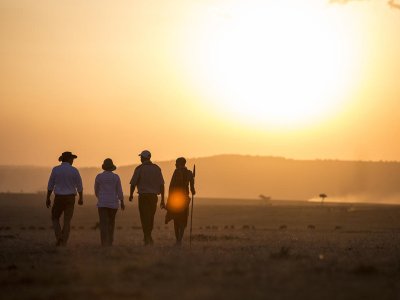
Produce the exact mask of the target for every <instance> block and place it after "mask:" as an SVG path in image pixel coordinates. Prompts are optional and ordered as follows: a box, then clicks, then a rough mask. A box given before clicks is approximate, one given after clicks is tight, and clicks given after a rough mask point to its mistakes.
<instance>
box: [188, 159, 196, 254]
mask: <svg viewBox="0 0 400 300" xmlns="http://www.w3.org/2000/svg"><path fill="white" fill-rule="evenodd" d="M195 177H196V165H193V185H194V178H195ZM193 202H194V195H193V194H192V210H191V214H190V235H189V245H190V248H192V229H193V208H194V206H193Z"/></svg>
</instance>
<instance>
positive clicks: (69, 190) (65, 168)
mask: <svg viewBox="0 0 400 300" xmlns="http://www.w3.org/2000/svg"><path fill="white" fill-rule="evenodd" d="M47 190H49V191H53V190H54V194H56V195H76V192H77V191H78V192H79V193H80V192H82V190H83V188H82V178H81V175H80V174H79V171H78V169H77V168H75V167H73V166H71V164H69V163H67V162H63V163H61V165H59V166H57V167H54V168H53V170H52V171H51V175H50V178H49V184H48V186H47Z"/></svg>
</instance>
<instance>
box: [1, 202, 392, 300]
mask: <svg viewBox="0 0 400 300" xmlns="http://www.w3.org/2000/svg"><path fill="white" fill-rule="evenodd" d="M86 200H87V201H86V203H85V205H84V206H83V207H79V206H76V207H75V214H74V218H73V222H72V225H73V226H74V227H73V229H72V231H71V236H70V242H69V244H68V246H67V247H66V248H56V247H55V246H54V236H53V231H52V229H51V228H50V225H51V223H50V210H47V209H46V208H45V207H44V200H43V199H42V197H39V196H35V195H25V196H24V195H14V196H13V195H0V228H1V230H0V249H1V250H0V287H1V298H2V299H74V300H78V299H124V298H126V299H161V298H165V299H172V298H179V299H181V300H182V299H324V300H325V299H400V235H399V233H400V206H399V207H397V206H382V205H375V206H373V205H350V204H326V205H324V206H323V207H321V206H320V205H319V204H307V203H306V204H301V203H294V202H285V203H277V202H274V203H273V204H272V205H266V206H262V205H258V204H257V203H256V202H240V201H237V202H235V203H233V202H231V204H230V205H210V201H207V203H208V204H200V203H199V204H198V205H197V206H196V208H195V215H194V228H193V234H194V236H193V237H194V238H193V243H192V248H191V249H190V248H189V242H188V235H186V236H185V238H186V240H185V243H184V245H183V246H182V247H181V248H177V247H175V246H174V236H173V229H172V224H169V225H167V226H166V225H164V224H163V218H164V214H165V213H164V212H162V211H160V210H158V212H157V215H156V224H155V230H154V239H155V245H154V246H153V247H144V246H142V232H141V229H140V222H139V217H138V212H137V206H136V204H135V203H134V204H128V205H127V209H126V210H125V211H124V212H118V214H117V220H116V233H115V245H114V246H113V247H112V248H109V249H103V248H101V247H100V246H99V231H98V230H97V229H94V227H95V224H96V222H97V221H98V216H97V210H96V208H95V201H94V199H93V198H90V197H88V199H86ZM198 202H200V200H199V201H198ZM227 202H229V201H227ZM246 203H249V204H248V205H245V204H246Z"/></svg>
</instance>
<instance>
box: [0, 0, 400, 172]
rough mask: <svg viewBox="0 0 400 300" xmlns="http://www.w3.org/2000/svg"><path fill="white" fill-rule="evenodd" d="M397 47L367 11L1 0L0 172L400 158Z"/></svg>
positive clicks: (366, 5) (361, 6)
mask: <svg viewBox="0 0 400 300" xmlns="http://www.w3.org/2000/svg"><path fill="white" fill-rule="evenodd" d="M339 2H340V1H339ZM399 36H400V9H395V8H390V7H389V6H388V5H387V1H379V0H376V1H372V0H371V1H354V2H352V1H350V2H349V3H347V4H345V5H343V4H337V3H331V4H329V1H325V0H302V1H298V0H296V1H294V0H288V1H277V0H276V1H266V0H264V1H255V0H254V1H253V0H249V1H235V0H229V1H228V0H226V1H223V0H221V1H220V0H208V1H206V0H205V1H190V0H168V1H165V0H146V1H135V0H129V1H99V0H87V1H80V0H79V1H55V0H48V1H45V0H40V1H38V0H32V1H23V0H18V1H15V0H10V1H5V0H0V66H1V68H0V128H1V129H0V138H1V147H0V154H1V157H0V164H13V165H15V164H33V165H52V164H55V163H57V158H58V156H59V154H60V153H61V152H62V151H64V150H70V151H73V152H75V153H77V154H78V156H79V159H78V160H77V165H80V166H93V165H100V164H101V162H102V160H103V159H104V158H105V157H112V158H113V159H114V160H115V162H116V164H117V165H121V164H130V163H137V162H138V158H137V154H138V153H139V152H140V151H141V150H142V149H144V148H146V149H149V150H151V151H152V152H153V157H154V159H155V160H164V159H173V158H176V157H177V156H182V155H183V156H187V157H198V156H208V155H213V154H222V153H238V154H250V155H275V156H286V157H290V158H338V159H373V160H381V159H382V160H400V141H399V139H398V137H399V136H400V121H399V117H400V38H399Z"/></svg>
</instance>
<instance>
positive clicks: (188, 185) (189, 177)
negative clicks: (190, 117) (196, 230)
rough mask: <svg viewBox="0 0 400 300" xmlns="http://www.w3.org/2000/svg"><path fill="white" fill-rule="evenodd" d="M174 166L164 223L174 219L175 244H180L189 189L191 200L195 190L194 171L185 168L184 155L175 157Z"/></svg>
mask: <svg viewBox="0 0 400 300" xmlns="http://www.w3.org/2000/svg"><path fill="white" fill-rule="evenodd" d="M175 166H176V169H175V171H174V174H173V175H172V178H171V182H170V185H169V191H168V198H167V205H166V209H167V214H166V216H165V224H168V222H169V221H171V220H173V221H174V230H175V238H176V245H177V246H180V245H181V244H182V238H183V234H184V232H185V229H186V227H187V221H188V217H189V205H190V202H191V200H190V197H189V191H190V193H191V194H192V200H193V196H194V195H195V194H196V190H195V188H194V172H192V171H190V170H188V169H187V168H186V159H185V158H184V157H179V158H177V159H176V163H175ZM192 210H193V201H192Z"/></svg>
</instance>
